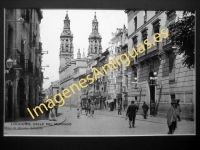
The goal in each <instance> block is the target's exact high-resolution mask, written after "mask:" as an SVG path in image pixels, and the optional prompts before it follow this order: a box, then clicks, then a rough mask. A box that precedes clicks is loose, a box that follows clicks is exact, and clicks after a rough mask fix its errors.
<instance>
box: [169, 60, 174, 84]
mask: <svg viewBox="0 0 200 150" xmlns="http://www.w3.org/2000/svg"><path fill="white" fill-rule="evenodd" d="M173 82H175V56H172V57H170V58H169V83H173Z"/></svg>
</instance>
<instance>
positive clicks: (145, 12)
mask: <svg viewBox="0 0 200 150" xmlns="http://www.w3.org/2000/svg"><path fill="white" fill-rule="evenodd" d="M146 22H147V11H146V10H145V11H144V23H146Z"/></svg>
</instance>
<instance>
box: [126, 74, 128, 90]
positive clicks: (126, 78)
mask: <svg viewBox="0 0 200 150" xmlns="http://www.w3.org/2000/svg"><path fill="white" fill-rule="evenodd" d="M126 85H127V88H128V75H127V76H126Z"/></svg>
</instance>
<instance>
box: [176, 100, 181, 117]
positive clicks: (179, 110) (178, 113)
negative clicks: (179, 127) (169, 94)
mask: <svg viewBox="0 0 200 150" xmlns="http://www.w3.org/2000/svg"><path fill="white" fill-rule="evenodd" d="M176 101H177V106H176V115H177V119H178V120H179V121H181V117H180V113H181V107H180V104H179V102H180V99H176Z"/></svg>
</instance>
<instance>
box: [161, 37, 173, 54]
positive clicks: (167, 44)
mask: <svg viewBox="0 0 200 150" xmlns="http://www.w3.org/2000/svg"><path fill="white" fill-rule="evenodd" d="M162 48H163V51H165V52H166V51H169V50H172V42H171V40H170V39H169V38H166V39H163V42H162Z"/></svg>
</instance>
